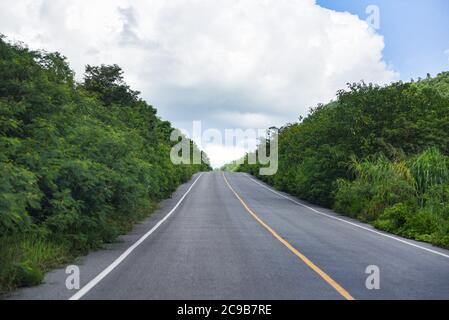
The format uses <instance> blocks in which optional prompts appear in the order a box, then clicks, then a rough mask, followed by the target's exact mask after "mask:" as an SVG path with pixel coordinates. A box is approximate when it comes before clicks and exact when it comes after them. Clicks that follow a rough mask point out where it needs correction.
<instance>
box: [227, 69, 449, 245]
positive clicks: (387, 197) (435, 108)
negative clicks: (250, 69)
mask: <svg viewBox="0 0 449 320" xmlns="http://www.w3.org/2000/svg"><path fill="white" fill-rule="evenodd" d="M300 120H301V121H300V122H298V123H294V124H288V125H286V126H284V127H282V128H280V129H279V131H278V138H279V170H278V172H277V173H276V174H275V175H273V176H259V168H260V165H258V164H255V165H248V163H247V161H246V162H245V164H243V165H240V166H239V167H238V169H237V170H238V171H242V172H248V173H251V174H253V175H255V176H258V177H259V178H260V179H262V180H264V181H266V182H267V183H269V184H271V185H273V186H274V187H276V188H278V189H280V190H283V191H286V192H289V193H291V194H293V195H296V196H298V197H300V198H302V199H305V200H308V201H310V202H313V203H316V204H319V205H322V206H326V207H329V208H333V209H335V210H336V211H337V212H339V213H342V214H345V215H348V216H351V217H354V218H357V219H360V220H362V221H364V222H369V223H372V224H373V225H374V226H376V227H377V228H379V229H382V230H386V231H388V232H392V233H395V234H399V235H402V236H405V237H409V238H412V239H417V240H421V241H427V242H430V243H433V244H435V245H439V246H442V247H446V248H449V72H445V73H441V74H439V75H438V76H436V77H434V78H431V77H430V76H428V77H427V78H426V79H423V80H421V79H420V80H419V81H416V82H415V81H412V82H409V83H402V82H397V83H393V84H391V85H388V86H384V87H380V86H375V85H371V84H365V83H356V84H351V85H349V86H348V89H347V90H341V91H339V92H338V98H337V100H336V101H333V102H331V103H329V104H327V105H319V106H317V107H316V108H313V109H312V110H311V111H310V114H309V115H308V116H307V117H306V118H305V119H300ZM247 158H248V155H247V156H246V159H247ZM233 170H235V168H234V169H233Z"/></svg>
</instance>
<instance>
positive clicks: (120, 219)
mask: <svg viewBox="0 0 449 320" xmlns="http://www.w3.org/2000/svg"><path fill="white" fill-rule="evenodd" d="M84 79H85V80H84V82H83V83H76V81H75V80H74V73H73V72H72V70H71V69H70V68H69V65H68V64H67V61H66V60H65V58H64V57H62V56H61V55H60V54H58V53H46V52H35V51H30V50H29V49H27V48H26V47H24V46H23V45H20V44H15V45H13V44H9V43H7V42H6V41H4V40H3V39H1V38H0V181H1V183H0V291H2V290H7V289H10V288H12V287H14V286H17V285H26V284H34V283H37V282H39V281H40V280H41V278H42V273H43V272H44V271H45V270H46V269H48V268H49V267H52V266H54V265H56V264H58V263H60V262H62V261H64V260H65V259H70V258H71V257H73V256H74V255H76V254H79V253H83V252H86V251H87V250H89V249H91V248H97V247H99V246H100V245H101V244H103V243H105V242H110V241H113V240H114V239H116V237H117V235H118V234H120V233H122V232H124V231H125V230H127V229H128V228H129V226H130V225H131V224H132V223H133V222H136V221H137V220H139V219H141V218H142V217H144V216H145V215H147V214H148V213H149V212H151V210H152V209H153V208H154V207H155V205H156V204H157V202H158V201H159V200H160V199H163V198H165V197H167V196H169V195H170V193H171V192H172V191H174V189H175V188H176V187H177V186H178V185H179V184H180V183H182V182H185V181H187V180H188V179H189V178H190V177H191V176H192V174H193V173H195V172H197V171H202V170H209V169H210V168H209V166H208V165H207V164H202V165H179V166H175V165H173V164H172V163H171V161H170V149H171V147H172V146H173V144H174V143H175V142H171V141H170V133H171V131H172V130H173V129H172V127H171V125H170V123H169V122H166V121H162V120H161V119H159V118H158V117H157V115H156V110H155V109H154V108H153V107H152V106H150V105H148V104H147V103H146V102H145V101H143V100H142V99H140V98H139V93H138V92H136V91H133V90H131V89H130V88H129V86H128V85H127V84H126V83H125V82H124V81H123V76H122V71H121V69H120V68H119V67H118V66H116V65H113V66H104V65H102V66H99V67H95V66H87V67H86V74H85V78H84Z"/></svg>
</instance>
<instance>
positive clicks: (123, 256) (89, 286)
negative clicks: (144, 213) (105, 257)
mask: <svg viewBox="0 0 449 320" xmlns="http://www.w3.org/2000/svg"><path fill="white" fill-rule="evenodd" d="M202 175H203V173H201V174H200V175H199V176H198V178H196V179H195V181H194V182H193V183H192V185H191V186H190V188H189V189H187V191H186V193H184V195H183V196H182V198H181V199H179V201H178V202H177V203H176V205H175V206H174V207H173V209H171V210H170V212H169V213H167V215H166V216H165V217H163V218H162V219H161V220H160V221H159V222H158V223H157V224H156V225H155V226H154V227H153V228H151V230H150V231H148V232H147V233H145V234H144V235H143V236H142V237H141V238H140V239H139V240H137V241H136V242H135V243H134V244H133V245H132V246H130V247H129V248H128V249H127V250H126V251H125V252H123V253H122V254H121V255H120V256H119V257H118V258H117V259H115V260H114V262H112V263H111V264H110V265H109V266H108V267H107V268H106V269H104V270H103V271H102V272H100V273H99V274H98V275H97V276H96V277H95V278H93V279H92V280H90V281H89V282H88V283H87V284H86V285H85V286H84V287H82V288H81V289H80V290H79V291H78V292H77V293H75V294H74V295H73V296H71V297H70V298H69V300H79V299H81V298H82V297H83V296H84V295H85V294H86V293H88V292H89V291H90V290H91V289H92V288H93V287H95V286H96V285H97V284H98V283H99V282H100V281H101V280H102V279H103V278H104V277H106V276H107V275H108V274H109V273H110V272H111V271H112V270H114V269H115V267H117V266H118V265H119V264H120V263H121V262H122V261H123V260H125V259H126V257H127V256H128V255H129V254H130V253H131V252H133V251H134V249H136V248H137V247H138V246H139V245H140V244H141V243H142V242H143V241H145V239H146V238H148V237H149V236H150V235H151V234H152V233H153V232H154V231H156V229H157V228H159V226H160V225H161V224H163V223H164V222H165V221H166V220H167V219H168V218H169V217H170V216H171V215H172V214H173V212H175V210H176V209H177V208H178V206H179V205H180V204H181V202H182V201H183V200H184V198H185V197H186V196H187V194H188V193H189V192H190V190H192V188H193V186H194V185H195V183H196V182H197V181H198V179H199V178H201V176H202Z"/></svg>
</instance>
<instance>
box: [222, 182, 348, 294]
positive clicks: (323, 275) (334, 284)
mask: <svg viewBox="0 0 449 320" xmlns="http://www.w3.org/2000/svg"><path fill="white" fill-rule="evenodd" d="M223 179H224V181H225V182H226V184H227V186H228V188H229V189H230V190H231V191H232V193H234V195H235V196H236V197H237V199H238V200H239V201H240V202H241V204H242V205H243V207H244V208H245V209H246V211H248V212H249V213H250V214H251V216H252V217H253V218H254V219H256V221H257V222H259V223H260V224H261V225H262V226H263V227H264V228H265V229H266V230H267V231H268V232H269V233H271V234H272V235H273V236H274V237H275V238H276V239H277V240H279V242H281V243H282V244H283V245H284V246H286V247H287V248H288V249H289V250H290V251H291V252H292V253H293V254H294V255H296V256H297V257H298V258H299V259H301V260H302V261H303V262H304V263H305V264H306V265H307V266H308V267H309V268H311V269H312V270H313V271H315V272H316V273H317V274H318V275H319V276H320V277H321V278H323V280H324V281H326V282H327V283H328V284H329V285H330V286H331V287H333V288H334V289H335V290H336V291H337V292H338V293H339V294H341V295H342V296H343V297H344V298H345V299H347V300H354V297H353V296H351V294H349V292H348V291H346V290H345V289H344V288H343V287H342V286H341V285H339V284H338V283H337V282H336V281H335V280H334V279H332V278H331V277H330V276H329V275H328V274H327V273H326V272H324V271H323V270H321V269H320V268H319V267H318V266H317V265H316V264H314V263H313V262H312V261H311V260H310V259H309V258H307V257H306V256H305V255H303V254H302V253H301V252H299V251H298V250H297V249H296V248H295V247H293V246H292V245H291V244H290V243H289V242H288V241H287V240H285V239H284V238H282V237H281V236H280V235H279V234H278V233H277V232H276V231H274V230H273V229H272V228H271V227H270V226H269V225H267V224H266V223H265V222H264V221H263V220H262V219H260V218H259V217H258V216H257V214H255V213H254V211H253V210H251V208H250V207H249V206H248V205H247V204H246V202H245V201H243V199H242V198H241V197H240V196H239V194H238V193H237V192H236V191H235V190H234V188H233V187H232V186H231V185H230V184H229V182H228V179H226V176H225V174H224V173H223Z"/></svg>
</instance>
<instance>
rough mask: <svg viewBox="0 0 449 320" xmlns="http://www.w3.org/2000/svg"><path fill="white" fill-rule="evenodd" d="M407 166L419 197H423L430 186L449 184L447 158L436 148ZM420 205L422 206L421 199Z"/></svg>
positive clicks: (448, 163) (425, 152) (422, 200)
mask: <svg viewBox="0 0 449 320" xmlns="http://www.w3.org/2000/svg"><path fill="white" fill-rule="evenodd" d="M409 166H410V170H411V172H412V174H413V177H414V179H415V181H416V186H417V191H418V192H419V194H420V195H424V194H425V193H426V192H428V191H429V190H430V189H431V188H432V186H435V185H443V184H448V183H449V162H448V158H447V157H445V156H444V155H443V154H441V152H440V151H439V150H438V149H437V148H431V149H428V150H426V151H424V152H423V153H422V154H420V155H418V156H417V157H415V158H413V159H411V161H410V164H409ZM421 204H424V198H423V197H421Z"/></svg>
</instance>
